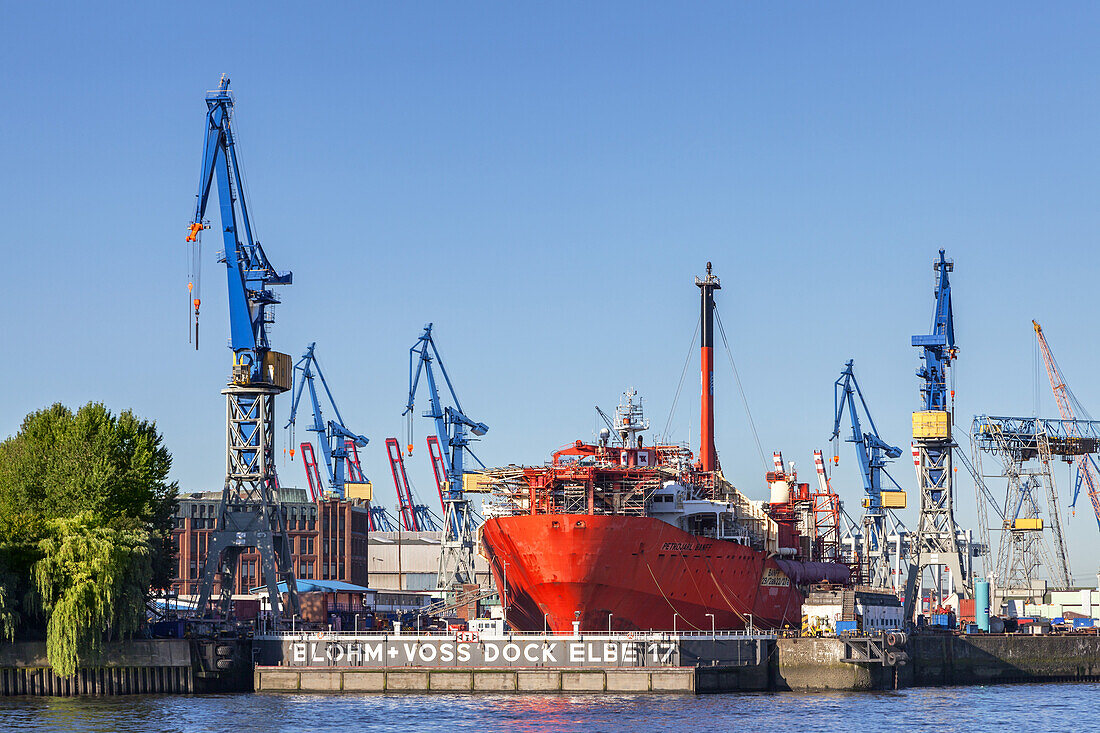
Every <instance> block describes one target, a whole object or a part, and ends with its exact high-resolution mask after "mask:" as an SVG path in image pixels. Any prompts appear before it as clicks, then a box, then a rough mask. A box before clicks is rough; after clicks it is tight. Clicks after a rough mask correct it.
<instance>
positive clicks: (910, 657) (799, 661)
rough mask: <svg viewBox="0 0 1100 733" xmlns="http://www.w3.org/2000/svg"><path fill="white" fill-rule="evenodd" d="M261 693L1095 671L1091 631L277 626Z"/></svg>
mask: <svg viewBox="0 0 1100 733" xmlns="http://www.w3.org/2000/svg"><path fill="white" fill-rule="evenodd" d="M253 643H254V647H255V648H254V656H255V659H256V666H255V668H254V670H253V685H254V689H255V690H256V691H259V692H334V693H338V692H420V693H424V692H498V693H499V692H569V693H576V692H593V693H598V692H636V693H646V692H653V693H670V692H671V693H709V692H731V691H738V690H743V691H748V690H757V691H758V690H799V691H815V690H876V689H897V688H902V687H914V686H931V685H966V684H996V683H1006V682H1042V681H1047V682H1051V681H1084V680H1098V679H1100V637H1097V636H1091V635H1089V636H1085V635H1079V636H1078V635H1064V636H1044V637H1039V636H1019V635H974V636H959V635H954V634H927V635H918V636H912V637H909V638H908V639H907V640H905V642H904V643H903V644H901V645H897V646H890V645H889V644H887V640H886V637H882V636H879V637H853V638H849V639H838V638H776V637H774V636H767V635H753V636H749V635H745V634H739V633H736V632H728V633H723V632H719V633H718V634H715V635H713V636H712V635H710V634H690V635H689V634H638V635H633V634H630V635H628V634H595V635H588V634H584V635H580V636H575V637H574V636H554V635H542V634H515V635H511V636H503V637H500V638H476V639H475V638H469V637H467V638H466V639H465V640H460V638H458V637H453V636H443V635H411V634H410V635H403V636H393V635H382V634H373V635H369V634H359V635H353V634H317V633H312V634H302V633H299V634H282V635H275V636H264V637H257V638H256V639H255V640H254V642H253Z"/></svg>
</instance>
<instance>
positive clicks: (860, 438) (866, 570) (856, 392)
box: [832, 360, 904, 589]
mask: <svg viewBox="0 0 1100 733" xmlns="http://www.w3.org/2000/svg"><path fill="white" fill-rule="evenodd" d="M853 366H854V362H853V361H852V360H849V361H848V363H847V364H845V366H844V371H842V372H841V373H840V377H839V378H838V379H837V380H836V382H835V383H834V385H833V404H834V407H835V410H834V412H835V414H836V418H835V419H834V421H833V436H832V440H833V441H834V445H835V441H838V439H839V438H840V428H841V425H842V423H843V422H844V413H845V408H847V413H848V418H849V421H850V423H851V428H852V432H851V437H850V438H848V441H847V442H849V443H852V444H854V445H855V449H856V460H857V461H858V463H859V468H860V473H861V474H862V476H863V490H864V492H865V493H866V494H867V496H866V497H864V499H863V507H864V512H863V521H862V542H861V552H860V558H859V560H860V570H861V571H862V573H863V574H864V582H866V583H869V584H870V585H872V586H874V587H876V588H887V587H894V588H895V589H896V587H897V586H896V583H895V581H894V579H893V578H892V574H891V567H890V560H891V549H892V550H893V555H894V558H895V565H899V564H900V554H901V541H902V536H903V532H902V531H901V530H900V529H899V528H900V527H901V526H902V525H901V523H900V522H898V521H897V519H896V517H894V516H893V515H892V514H891V513H890V512H889V510H888V509H887V508H886V507H885V506H884V503H883V494H884V492H883V488H882V477H883V475H885V476H886V478H888V479H889V480H890V482H891V483H892V484H893V485H894V487H896V490H890V491H887V492H885V495H886V496H887V497H891V498H892V499H895V500H894V501H890V502H889V503H890V504H891V505H892V506H894V507H898V505H899V504H901V507H904V504H903V503H902V502H898V501H897V500H896V498H897V497H898V496H899V492H901V490H902V489H901V486H900V485H898V483H897V481H895V480H894V478H893V477H892V476H890V474H889V473H888V472H887V471H886V462H887V460H893V459H895V458H899V457H900V456H901V453H902V451H901V448H898V447H896V446H893V445H890V444H889V443H887V442H886V441H884V440H883V439H882V438H881V437H880V436H879V432H878V428H877V427H876V426H875V421H874V418H872V417H871V412H870V410H869V409H868V408H867V401H866V400H865V399H864V398H863V392H862V390H860V388H859V382H858V381H857V380H856V375H855V372H854V371H853ZM860 407H862V408H863V410H862V411H863V414H864V416H865V417H866V419H867V424H868V426H870V431H869V432H864V430H863V427H862V425H861V423H860V419H859V412H860V410H859V408H860ZM838 460H839V445H835V449H834V453H833V462H834V463H836V462H837V461H838ZM900 497H902V498H904V494H900ZM901 507H898V508H901ZM891 546H892V547H891Z"/></svg>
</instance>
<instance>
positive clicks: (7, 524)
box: [0, 402, 178, 674]
mask: <svg viewBox="0 0 1100 733" xmlns="http://www.w3.org/2000/svg"><path fill="white" fill-rule="evenodd" d="M171 465H172V457H171V454H170V453H169V452H168V450H167V448H165V447H164V445H163V441H162V438H161V436H160V434H159V433H158V432H157V429H156V424H155V423H153V422H151V421H147V420H141V419H140V418H138V417H136V416H135V415H134V414H133V413H131V412H129V411H126V412H122V413H120V414H118V415H114V414H112V413H111V412H110V411H109V410H108V409H107V408H106V407H104V406H103V405H102V404H100V403H94V402H92V403H88V404H87V405H85V406H83V407H81V408H80V409H79V410H77V411H76V412H75V413H74V412H73V411H72V410H70V409H69V408H67V407H65V406H64V405H61V404H55V405H53V406H51V407H49V408H46V409H44V410H39V411H38V412H33V413H31V414H29V415H27V417H26V418H24V420H23V425H22V427H21V428H20V430H19V432H18V433H17V434H16V435H14V436H12V437H10V438H8V439H7V440H5V441H4V442H3V443H0V632H3V634H4V635H5V636H6V637H7V638H9V639H11V638H14V636H15V635H16V634H18V633H25V634H29V635H33V634H35V633H36V632H37V633H41V632H43V631H45V633H46V637H47V649H48V652H49V656H50V661H51V664H53V665H54V667H55V668H56V669H57V670H58V672H60V673H63V674H71V671H72V670H74V669H75V667H76V665H78V664H79V663H80V662H81V661H82V660H91V659H94V657H95V656H96V654H97V653H98V651H99V649H100V648H101V644H102V642H103V640H104V638H112V637H118V636H124V635H128V634H130V633H133V631H135V630H136V629H137V628H138V626H139V625H140V623H141V621H142V620H143V618H144V601H145V598H146V596H147V595H148V592H149V589H150V588H166V587H168V585H169V584H170V583H171V580H172V577H173V576H174V574H175V573H174V567H175V556H174V552H173V548H172V539H171V537H172V521H173V514H174V513H175V509H176V497H177V494H178V489H177V487H176V484H174V483H168V480H167V479H168V471H169V469H170V468H171Z"/></svg>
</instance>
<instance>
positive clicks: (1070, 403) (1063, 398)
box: [1031, 321, 1100, 526]
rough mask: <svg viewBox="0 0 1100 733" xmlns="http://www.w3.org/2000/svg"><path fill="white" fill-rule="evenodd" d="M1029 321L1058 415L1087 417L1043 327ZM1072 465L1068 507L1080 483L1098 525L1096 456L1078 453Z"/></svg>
mask: <svg viewBox="0 0 1100 733" xmlns="http://www.w3.org/2000/svg"><path fill="white" fill-rule="evenodd" d="M1031 324H1032V325H1033V326H1034V327H1035V338H1036V339H1037V340H1038V342H1039V350H1040V351H1041V352H1042V354H1043V362H1044V363H1045V364H1046V367H1047V377H1049V379H1050V388H1051V390H1053V391H1054V398H1055V400H1056V401H1057V402H1058V412H1060V413H1061V414H1062V419H1063V420H1073V421H1074V422H1075V423H1076V422H1077V420H1078V417H1077V415H1078V413H1080V414H1081V417H1083V418H1085V419H1089V414H1088V411H1087V410H1085V409H1084V408H1083V407H1082V406H1081V403H1080V402H1078V401H1077V397H1076V396H1074V394H1073V390H1071V389H1070V388H1069V384H1067V383H1066V378H1065V376H1063V375H1062V369H1061V367H1059V366H1058V362H1057V361H1055V360H1054V354H1053V352H1051V350H1050V344H1048V343H1047V337H1046V336H1045V335H1044V334H1043V327H1042V326H1040V325H1039V324H1038V323H1037V322H1036V321H1032V322H1031ZM1072 430H1073V431H1074V432H1073V436H1074V437H1079V433H1080V430H1079V429H1078V427H1077V425H1076V424H1074V425H1073V427H1072ZM1074 465H1075V467H1076V469H1077V476H1076V480H1075V481H1074V484H1073V502H1072V503H1071V504H1070V507H1071V508H1073V509H1076V507H1077V497H1078V496H1080V494H1081V487H1082V486H1084V487H1085V493H1087V494H1088V495H1089V501H1091V502H1092V511H1093V514H1094V515H1095V516H1096V524H1097V526H1100V478H1098V476H1100V467H1098V466H1097V465H1096V457H1095V455H1094V454H1092V453H1084V454H1081V455H1078V456H1076V457H1075V458H1074Z"/></svg>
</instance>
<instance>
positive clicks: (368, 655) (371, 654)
mask: <svg viewBox="0 0 1100 733" xmlns="http://www.w3.org/2000/svg"><path fill="white" fill-rule="evenodd" d="M363 661H366V662H381V661H382V645H381V644H366V645H364V648H363Z"/></svg>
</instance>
